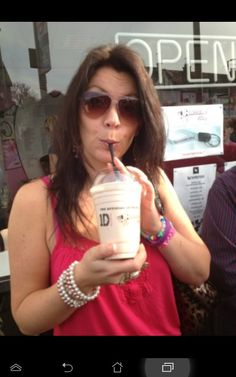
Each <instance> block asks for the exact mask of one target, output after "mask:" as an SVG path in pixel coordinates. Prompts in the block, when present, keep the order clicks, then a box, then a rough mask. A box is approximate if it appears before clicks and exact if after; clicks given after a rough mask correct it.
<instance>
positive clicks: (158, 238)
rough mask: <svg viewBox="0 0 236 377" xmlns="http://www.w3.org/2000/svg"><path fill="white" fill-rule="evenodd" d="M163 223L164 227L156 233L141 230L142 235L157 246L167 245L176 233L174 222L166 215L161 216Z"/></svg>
mask: <svg viewBox="0 0 236 377" xmlns="http://www.w3.org/2000/svg"><path fill="white" fill-rule="evenodd" d="M160 220H161V223H162V229H161V230H160V231H159V232H158V233H156V234H154V235H153V234H149V233H146V232H144V231H141V234H142V236H143V237H144V238H145V239H146V240H147V241H148V242H149V243H150V244H152V245H155V246H158V247H159V246H167V245H168V243H169V240H170V239H171V238H172V237H173V236H174V234H175V228H174V227H173V225H172V223H171V222H170V221H169V220H168V219H167V218H166V217H164V216H161V217H160Z"/></svg>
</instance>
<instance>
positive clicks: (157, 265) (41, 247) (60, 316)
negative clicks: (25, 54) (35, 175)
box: [9, 45, 210, 335]
mask: <svg viewBox="0 0 236 377" xmlns="http://www.w3.org/2000/svg"><path fill="white" fill-rule="evenodd" d="M55 131H56V135H55V143H54V146H55V153H56V155H57V158H58V160H57V167H56V172H55V175H54V176H53V177H46V178H45V179H44V180H42V179H41V180H37V181H34V182H30V183H29V184H27V185H25V186H23V187H22V188H21V189H20V190H19V191H18V193H17V195H16V197H15V200H14V204H13V208H12V212H11V216H10V222H9V251H10V266H11V289H12V295H11V297H12V311H13V315H14V318H15V320H16V322H17V323H18V326H19V327H20V329H21V331H22V332H23V333H25V334H39V333H41V332H44V331H47V330H48V329H51V328H54V334H55V335H180V324H179V318H178V313H177V309H176V304H175V297H174V292H173V285H172V274H174V275H175V276H176V277H177V278H178V279H180V280H182V281H184V282H187V283H191V284H200V283H201V282H203V281H204V280H206V279H207V278H208V275H209V264H210V257H209V252H208V249H207V247H206V246H205V244H204V243H203V242H202V241H201V239H200V238H199V236H198V235H197V234H196V232H195V231H194V229H193V227H192V225H191V222H190V220H189V219H188V217H187V215H186V213H185V212H184V210H183V208H182V207H181V205H180V202H179V200H178V198H177V196H176V194H175V192H174V190H173V187H172V185H171V183H170V182H169V180H168V179H167V177H166V175H165V173H164V171H163V170H162V169H161V165H162V161H163V154H164V147H165V130H164V126H163V122H162V117H161V108H160V103H159V100H158V97H157V94H156V90H155V88H154V86H153V83H152V81H151V79H150V78H149V76H148V74H147V72H146V70H145V67H144V65H143V63H142V60H141V59H140V57H139V56H138V55H137V54H136V53H135V52H134V51H132V50H131V49H129V48H128V47H126V46H123V45H115V46H111V45H108V46H101V47H98V48H95V49H93V50H91V51H90V52H89V54H88V55H87V57H86V58H85V60H84V61H83V63H82V64H81V66H80V68H79V70H78V72H77V73H76V75H75V76H74V78H73V80H72V82H71V84H70V86H69V88H68V91H67V94H66V97H65V102H64V110H63V113H62V114H61V117H60V119H59V121H58V127H57V128H56V130H55ZM108 144H113V149H114V154H115V156H116V158H115V164H116V166H117V168H118V169H119V170H121V171H123V172H126V173H127V174H133V175H134V176H135V177H136V179H137V180H138V181H139V182H140V184H141V185H142V199H141V227H142V231H143V234H144V236H145V237H144V238H143V239H142V243H141V244H140V247H139V250H138V252H137V255H136V257H135V258H134V259H126V260H116V261H114V260H107V257H109V256H112V255H113V254H114V253H115V247H114V246H113V245H112V244H106V245H105V244H99V239H98V232H97V224H96V218H95V210H94V206H93V202H92V198H91V195H90V193H89V189H90V187H91V185H92V182H93V180H94V177H95V176H96V175H97V173H98V172H99V171H100V170H101V169H104V168H105V167H107V165H108V164H110V163H111V157H110V153H109V147H108ZM129 165H130V167H127V166H129ZM151 181H152V183H153V184H154V185H155V186H156V187H158V192H159V196H160V199H161V202H162V205H163V207H164V213H165V218H164V219H163V218H162V217H161V216H160V213H159V212H158V210H157V209H156V206H155V191H154V187H153V184H152V183H151ZM32 209H33V210H32ZM170 221H171V222H172V223H173V226H172V224H171V223H170ZM145 238H147V240H146V239H145ZM19 245H20V247H19ZM74 261H79V263H73V262H74ZM147 262H148V264H149V265H148V268H145V270H144V267H146V266H147ZM145 263H146V264H145ZM137 271H139V272H140V274H139V275H138V274H137V273H136V272H137ZM137 275H138V277H137ZM133 277H136V279H132V278H133ZM121 283H123V284H121Z"/></svg>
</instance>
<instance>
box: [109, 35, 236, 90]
mask: <svg viewBox="0 0 236 377" xmlns="http://www.w3.org/2000/svg"><path fill="white" fill-rule="evenodd" d="M115 42H116V43H126V44H127V45H128V46H133V47H135V46H136V47H141V48H142V50H144V53H145V54H146V58H147V62H148V63H147V65H148V67H149V74H150V76H152V74H153V71H154V70H153V67H155V66H156V67H157V68H156V69H157V72H158V83H157V85H156V88H158V89H168V88H169V89H174V88H189V87H219V86H236V82H234V81H235V70H236V67H235V62H236V46H235V45H236V37H231V36H230V37H228V36H213V35H200V36H196V35H195V36H194V35H187V34H186V35H185V34H153V33H122V32H119V33H116V35H115ZM196 47H198V48H199V49H201V59H196V56H195V53H194V50H195V48H196ZM168 50H169V51H171V56H167V51H168ZM154 54H155V55H156V56H157V58H156V61H155V60H154ZM181 61H185V67H186V72H185V79H184V83H183V84H173V83H171V84H170V85H169V84H168V83H165V85H164V74H163V72H164V71H163V66H165V67H167V69H166V70H168V69H169V70H171V69H173V67H174V65H175V64H176V63H180V62H181ZM209 62H211V65H212V67H211V74H208V75H207V74H204V75H203V74H202V73H201V72H202V71H203V70H204V68H205V67H206V66H207V65H208V64H209ZM195 64H199V65H200V66H201V71H200V73H201V74H199V77H197V76H196V72H195V74H193V72H192V70H191V69H192V68H191V67H192V66H194V65H195ZM220 68H221V71H222V70H223V73H220ZM232 68H234V69H232ZM203 76H204V77H203ZM207 76H208V77H207ZM219 77H220V79H219Z"/></svg>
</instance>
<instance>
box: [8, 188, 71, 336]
mask: <svg viewBox="0 0 236 377" xmlns="http://www.w3.org/2000/svg"><path fill="white" fill-rule="evenodd" d="M47 207H48V199H47V191H46V188H45V186H44V185H43V183H42V182H41V181H35V182H31V183H29V184H27V185H25V186H23V187H22V188H21V189H20V190H19V191H18V192H17V194H16V197H15V200H14V203H13V206H12V210H11V214H10V218H9V233H8V242H9V259H10V271H11V304H12V313H13V317H14V319H15V321H16V323H17V324H18V326H19V328H20V330H21V331H22V332H23V333H25V334H38V333H41V332H44V331H46V330H48V329H51V328H52V327H53V326H54V325H55V323H56V322H61V321H63V320H64V319H65V318H66V317H68V316H69V315H70V314H71V313H72V312H73V309H71V308H69V307H66V306H65V305H64V304H63V302H62V301H61V299H60V297H59V295H58V293H57V288H56V285H53V286H51V287H50V281H49V280H50V278H49V263H50V253H49V249H48V247H47V241H46V240H47V231H46V228H47V218H48V216H47V214H48V208H47Z"/></svg>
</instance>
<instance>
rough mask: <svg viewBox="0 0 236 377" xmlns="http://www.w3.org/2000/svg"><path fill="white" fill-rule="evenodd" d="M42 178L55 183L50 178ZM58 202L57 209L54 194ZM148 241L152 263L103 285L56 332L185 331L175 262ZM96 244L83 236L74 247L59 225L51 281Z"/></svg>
mask: <svg viewBox="0 0 236 377" xmlns="http://www.w3.org/2000/svg"><path fill="white" fill-rule="evenodd" d="M42 179H43V181H44V183H45V184H46V185H48V184H49V178H48V177H44V178H42ZM52 206H53V209H54V207H55V200H54V199H53V200H52ZM55 221H56V219H55ZM142 241H143V243H144V245H145V248H146V251H147V261H148V262H149V267H148V268H147V269H146V270H144V271H142V272H141V274H140V276H139V277H138V278H137V279H134V280H131V281H129V282H128V283H126V284H125V285H116V284H111V285H104V286H102V287H101V291H100V294H99V296H98V297H97V298H96V299H95V300H93V301H90V302H89V303H87V304H86V305H84V306H82V307H81V308H78V309H77V310H76V311H75V312H74V313H73V314H72V315H71V316H70V317H69V318H68V319H66V320H65V321H64V322H63V323H61V324H59V325H57V326H56V327H55V328H54V335H181V332H180V322H179V317H178V312H177V308H176V303H175V296H174V290H173V284H172V278H171V272H170V270H169V266H168V264H167V263H166V261H165V259H164V258H163V257H162V255H161V253H160V252H159V250H158V249H157V248H155V247H152V246H151V245H149V244H148V243H147V242H145V240H142ZM95 245H97V242H95V241H92V240H89V239H87V238H85V237H80V238H79V240H78V243H77V246H76V247H72V246H68V245H66V244H65V243H64V241H63V237H62V235H61V232H60V230H59V228H58V227H57V228H56V243H55V247H54V249H53V251H52V255H51V283H52V284H54V283H56V282H57V279H58V277H59V276H60V274H61V273H62V271H63V270H65V269H66V268H67V267H68V266H69V265H70V264H71V263H72V262H73V261H74V260H78V261H79V260H80V259H81V258H82V257H83V255H84V254H85V253H86V251H87V250H88V249H90V248H91V247H93V246H95Z"/></svg>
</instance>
